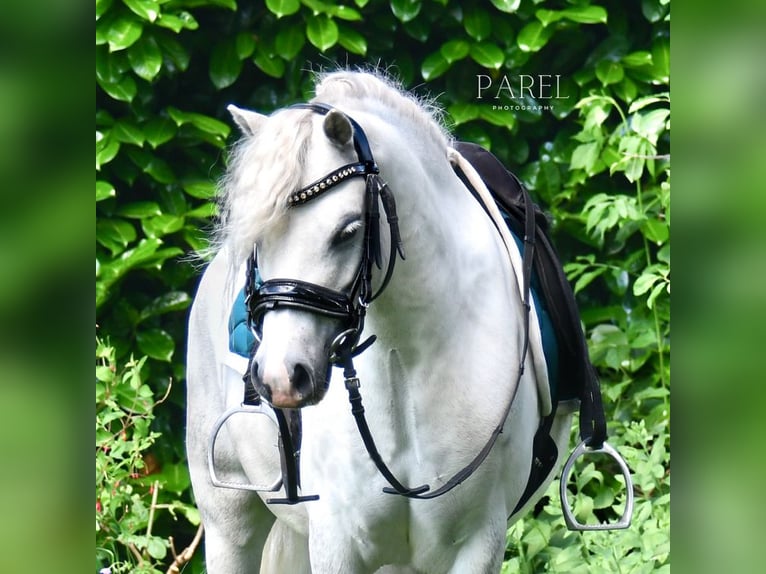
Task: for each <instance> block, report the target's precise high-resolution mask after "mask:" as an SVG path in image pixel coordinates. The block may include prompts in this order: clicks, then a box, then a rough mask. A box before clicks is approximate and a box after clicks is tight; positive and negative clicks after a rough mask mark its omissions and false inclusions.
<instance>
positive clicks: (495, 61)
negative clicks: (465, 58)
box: [471, 42, 505, 70]
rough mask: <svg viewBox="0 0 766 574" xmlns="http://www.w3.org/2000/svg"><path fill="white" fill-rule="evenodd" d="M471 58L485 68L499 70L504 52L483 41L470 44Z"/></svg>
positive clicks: (503, 58) (503, 59)
mask: <svg viewBox="0 0 766 574" xmlns="http://www.w3.org/2000/svg"><path fill="white" fill-rule="evenodd" d="M471 58H473V60H474V61H475V62H476V63H477V64H479V65H481V66H484V67H485V68H492V69H494V70H499V69H500V66H502V65H503V62H504V61H505V54H503V51H502V50H501V49H500V48H498V47H497V46H495V45H494V44H489V43H488V42H483V43H481V44H474V45H473V46H471Z"/></svg>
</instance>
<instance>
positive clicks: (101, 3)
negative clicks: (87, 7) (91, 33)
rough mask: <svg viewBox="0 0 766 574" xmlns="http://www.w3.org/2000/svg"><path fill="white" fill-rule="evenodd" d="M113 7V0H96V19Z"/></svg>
mask: <svg viewBox="0 0 766 574" xmlns="http://www.w3.org/2000/svg"><path fill="white" fill-rule="evenodd" d="M111 7H112V0H96V21H98V19H99V18H101V16H103V15H104V14H106V13H107V12H108V11H109V9H110V8H111Z"/></svg>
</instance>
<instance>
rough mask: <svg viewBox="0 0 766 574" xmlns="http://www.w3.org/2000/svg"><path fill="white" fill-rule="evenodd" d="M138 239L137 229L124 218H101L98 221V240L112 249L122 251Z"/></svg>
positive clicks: (115, 252) (116, 251) (113, 253)
mask: <svg viewBox="0 0 766 574" xmlns="http://www.w3.org/2000/svg"><path fill="white" fill-rule="evenodd" d="M135 240H136V229H135V228H134V227H133V226H132V225H131V224H130V222H128V221H125V220H124V219H101V220H99V221H97V222H96V241H98V242H99V243H100V244H101V245H103V246H104V247H106V248H107V249H109V250H111V251H112V255H113V256H114V255H117V254H118V253H121V252H122V250H123V249H125V248H126V247H127V246H128V245H130V243H132V242H133V241H135Z"/></svg>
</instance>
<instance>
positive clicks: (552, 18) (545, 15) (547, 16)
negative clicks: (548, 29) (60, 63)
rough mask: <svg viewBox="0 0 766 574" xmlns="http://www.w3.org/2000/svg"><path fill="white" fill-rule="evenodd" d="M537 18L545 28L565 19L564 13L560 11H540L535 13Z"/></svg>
mask: <svg viewBox="0 0 766 574" xmlns="http://www.w3.org/2000/svg"><path fill="white" fill-rule="evenodd" d="M535 16H536V17H537V19H538V20H540V22H541V23H542V25H543V26H550V25H551V24H553V23H554V22H558V21H559V20H561V19H562V18H563V17H564V13H563V12H562V11H560V10H545V9H540V10H538V11H537V12H535Z"/></svg>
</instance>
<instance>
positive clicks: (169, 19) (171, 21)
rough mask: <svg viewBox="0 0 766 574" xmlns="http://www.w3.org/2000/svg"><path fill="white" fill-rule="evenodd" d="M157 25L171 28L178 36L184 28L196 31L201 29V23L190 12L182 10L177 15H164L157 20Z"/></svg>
mask: <svg viewBox="0 0 766 574" xmlns="http://www.w3.org/2000/svg"><path fill="white" fill-rule="evenodd" d="M157 25H159V26H162V27H163V28H169V29H170V30H173V32H175V33H176V34H178V33H179V32H180V31H181V30H183V29H184V28H185V29H187V30H196V29H197V28H199V23H198V22H197V21H196V20H195V19H194V16H192V15H191V14H190V13H189V12H187V11H186V10H181V11H180V12H177V13H175V14H168V13H163V14H160V17H159V18H157Z"/></svg>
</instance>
